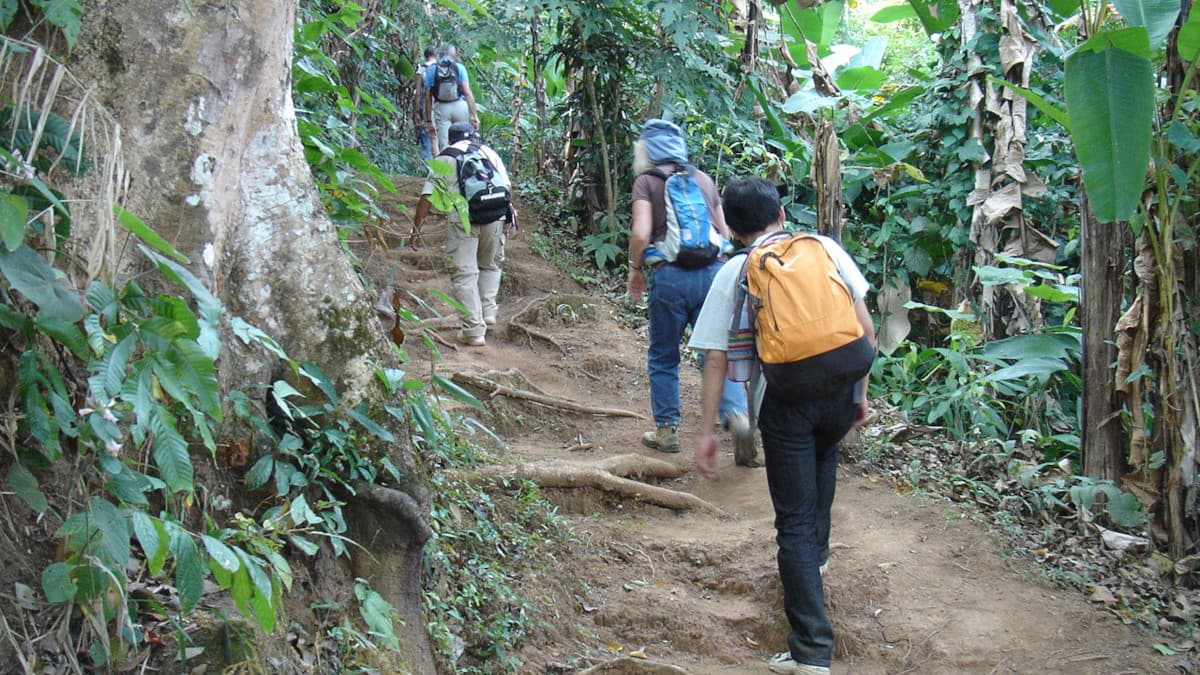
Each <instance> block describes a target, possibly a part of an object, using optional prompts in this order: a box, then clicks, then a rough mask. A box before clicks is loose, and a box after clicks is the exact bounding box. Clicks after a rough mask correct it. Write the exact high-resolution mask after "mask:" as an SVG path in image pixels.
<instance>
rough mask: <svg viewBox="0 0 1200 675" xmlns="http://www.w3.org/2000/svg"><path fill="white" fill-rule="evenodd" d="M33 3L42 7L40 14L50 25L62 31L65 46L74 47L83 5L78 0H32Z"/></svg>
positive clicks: (77, 37) (77, 36)
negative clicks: (65, 42)
mask: <svg viewBox="0 0 1200 675" xmlns="http://www.w3.org/2000/svg"><path fill="white" fill-rule="evenodd" d="M33 4H34V5H37V6H38V7H41V8H42V14H44V15H45V17H46V20H47V21H49V22H50V25H52V26H54V27H56V28H58V29H59V30H61V31H62V33H63V37H65V38H67V46H68V47H74V46H75V41H76V40H78V39H79V29H80V19H81V17H82V16H83V6H82V5H80V4H79V2H78V0H33Z"/></svg>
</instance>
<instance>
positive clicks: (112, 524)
mask: <svg viewBox="0 0 1200 675" xmlns="http://www.w3.org/2000/svg"><path fill="white" fill-rule="evenodd" d="M128 514H129V512H128V511H126V510H125V509H119V508H117V507H116V506H115V505H113V503H112V502H110V501H108V500H106V499H102V498H100V497H92V498H91V500H89V501H88V511H87V513H86V514H85V515H86V517H87V519H88V528H89V529H90V530H91V532H90V533H89V535H88V536H89V537H90V541H89V542H88V543H87V547H88V551H90V552H92V553H94V554H95V555H96V557H98V558H99V559H100V560H101V561H102V562H104V563H105V564H106V565H108V566H109V567H110V568H111V569H114V570H123V569H124V568H125V562H126V561H127V560H129V538H130V536H131V535H132V534H133V532H132V526H131V525H130V522H129V518H128Z"/></svg>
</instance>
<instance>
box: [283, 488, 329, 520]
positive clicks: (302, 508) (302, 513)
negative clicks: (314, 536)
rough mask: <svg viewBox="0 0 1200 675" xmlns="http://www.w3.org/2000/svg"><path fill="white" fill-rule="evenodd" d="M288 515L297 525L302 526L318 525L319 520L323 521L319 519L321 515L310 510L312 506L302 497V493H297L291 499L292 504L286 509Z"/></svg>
mask: <svg viewBox="0 0 1200 675" xmlns="http://www.w3.org/2000/svg"><path fill="white" fill-rule="evenodd" d="M288 515H290V516H291V517H292V522H293V523H295V524H296V526H297V527H304V526H306V525H320V524H321V522H323V521H322V520H321V516H319V515H317V514H316V512H315V511H313V510H312V507H310V506H309V505H308V500H307V499H305V498H304V495H299V496H298V497H296V498H295V499H294V500H292V506H291V508H290V509H288Z"/></svg>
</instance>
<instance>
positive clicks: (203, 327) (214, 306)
mask: <svg viewBox="0 0 1200 675" xmlns="http://www.w3.org/2000/svg"><path fill="white" fill-rule="evenodd" d="M138 248H139V249H141V251H142V253H144V254H145V255H146V257H148V258H150V259H151V260H153V261H154V262H155V263H156V264H157V265H158V269H159V271H161V272H162V273H163V274H165V275H166V276H167V277H168V278H169V279H171V280H172V281H174V282H175V283H177V284H179V285H180V286H183V287H184V288H186V289H188V291H190V292H191V294H192V297H194V298H195V299H196V306H197V308H198V309H199V310H200V337H199V338H197V340H196V342H198V343H199V344H200V348H201V349H203V350H204V353H205V354H207V355H208V357H209V358H211V359H213V360H216V358H217V357H218V356H220V354H221V335H220V323H221V311H222V307H221V301H220V300H218V299H217V298H216V296H214V295H213V294H212V293H211V292H209V290H208V289H207V288H205V287H204V284H202V283H200V280H199V279H197V278H196V277H195V276H194V275H193V274H192V273H191V272H190V271H188V269H187V268H185V267H183V266H182V265H180V264H179V263H177V262H175V261H174V260H171V259H169V258H165V257H163V256H162V255H160V254H159V253H157V252H156V251H153V250H151V249H150V248H147V247H146V246H145V245H144V244H138Z"/></svg>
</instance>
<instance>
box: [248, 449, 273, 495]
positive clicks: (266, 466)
mask: <svg viewBox="0 0 1200 675" xmlns="http://www.w3.org/2000/svg"><path fill="white" fill-rule="evenodd" d="M274 470H275V458H274V457H272V456H270V455H263V456H262V457H260V458H259V460H258V461H257V462H255V463H254V466H252V467H250V470H249V471H247V472H246V487H248V488H250V489H251V490H257V489H258V488H260V487H262V486H264V485H266V484H267V481H268V480H271V473H272V472H273V471H274Z"/></svg>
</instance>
